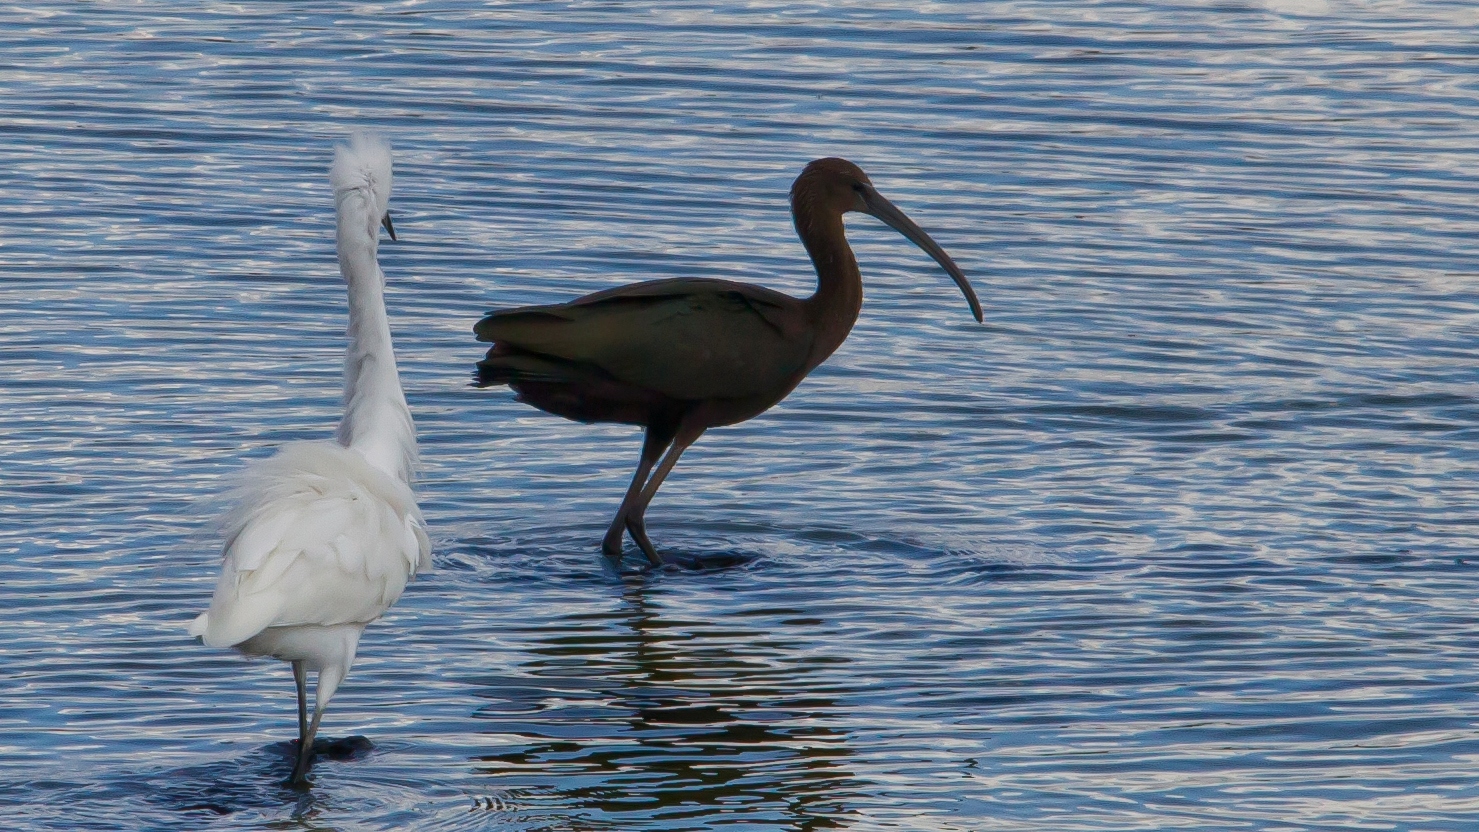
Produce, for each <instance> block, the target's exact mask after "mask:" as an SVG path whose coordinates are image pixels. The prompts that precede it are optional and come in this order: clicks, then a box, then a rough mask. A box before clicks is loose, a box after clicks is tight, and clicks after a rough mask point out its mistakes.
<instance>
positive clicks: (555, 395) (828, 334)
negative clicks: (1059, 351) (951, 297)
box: [473, 159, 981, 565]
mask: <svg viewBox="0 0 1479 832" xmlns="http://www.w3.org/2000/svg"><path fill="white" fill-rule="evenodd" d="M848 211H860V212H862V213H865V214H871V215H872V216H874V217H877V218H878V219H880V220H883V221H884V222H885V223H887V224H888V225H889V226H890V227H892V228H893V229H895V230H896V231H898V232H899V233H901V234H903V235H904V236H905V237H907V238H908V239H909V240H910V241H911V242H913V243H914V244H915V245H917V246H919V247H920V248H922V249H924V251H925V252H926V253H928V254H929V255H930V256H931V257H933V258H934V259H935V261H936V262H938V263H939V264H940V265H941V266H942V267H944V269H945V271H946V272H947V273H949V275H950V277H951V278H953V279H954V280H955V284H956V285H957V286H959V287H960V290H961V291H962V292H963V293H965V297H966V300H967V301H968V302H969V303H970V307H971V313H972V314H974V315H975V317H976V320H977V321H980V320H981V304H980V302H979V301H978V300H977V299H976V293H975V292H974V291H973V290H972V289H971V284H970V283H969V282H967V280H966V278H965V275H964V274H962V273H961V271H960V269H959V267H957V266H956V265H955V263H954V261H952V260H951V259H950V256H949V255H948V254H946V253H945V251H944V249H942V248H940V246H939V245H938V244H936V243H935V241H934V240H932V239H930V236H929V235H928V234H926V233H925V232H924V231H923V229H921V228H920V227H919V226H918V225H916V224H915V223H914V222H913V221H912V220H910V219H909V218H908V217H907V216H905V215H904V212H902V211H900V210H899V209H898V208H896V207H895V206H894V205H893V203H891V202H889V201H888V200H887V199H884V198H883V196H882V195H880V194H879V193H878V191H877V190H876V189H875V188H874V187H873V184H872V182H870V181H869V180H868V176H867V174H865V173H863V171H862V170H861V169H859V168H858V166H857V165H854V164H853V163H852V162H849V161H847V160H845V159H818V160H816V161H814V162H812V163H810V164H808V165H807V166H806V169H805V170H803V171H802V172H801V175H800V176H798V177H796V181H795V183H794V184H792V186H791V212H792V216H793V219H794V220H795V224H796V233H797V234H798V235H800V237H801V242H802V244H803V245H805V246H806V251H807V253H808V254H810V255H811V261H812V264H813V265H814V266H815V267H816V272H817V290H816V293H815V294H813V295H812V296H811V297H809V298H805V299H800V298H793V297H791V296H789V295H783V294H781V293H780V292H776V291H772V290H770V289H766V288H763V287H760V286H753V285H750V284H748V283H736V282H732V281H728V280H709V279H675V280H656V281H650V282H646V283H636V284H632V285H629V286H621V287H618V288H615V289H608V290H606V291H602V292H596V293H594V294H590V295H586V296H585V297H582V298H577V299H575V300H572V301H570V302H569V303H562V304H555V305H550V306H525V307H520V308H518V309H506V310H501V311H496V312H491V313H489V314H488V316H487V317H485V318H483V319H482V320H481V321H479V322H478V324H477V325H476V326H475V327H474V329H473V331H474V332H475V333H476V334H477V338H478V340H479V341H489V342H492V344H493V347H492V348H491V349H489V350H488V354H487V357H485V358H484V359H483V360H482V361H480V362H478V369H477V381H476V384H477V386H480V387H486V386H489V385H495V384H507V385H508V386H509V387H512V388H513V389H514V391H515V392H516V393H517V394H518V398H519V399H520V400H521V401H524V402H527V403H529V404H531V405H533V406H535V407H537V408H539V409H540V410H544V411H546V412H549V413H553V414H555V415H557V416H563V417H565V418H567V419H574V420H577V421H582V422H619V423H623V424H630V425H641V426H642V427H643V428H645V430H646V433H645V436H644V440H643V443H642V455H641V458H640V460H639V461H638V463H637V471H636V474H635V475H634V476H633V477H632V483H631V486H630V487H629V488H627V492H626V496H625V497H624V498H622V501H621V507H620V508H618V509H617V511H616V517H615V518H614V519H613V520H612V521H611V527H610V528H609V529H608V530H607V532H606V537H605V539H604V540H603V541H602V543H601V550H602V551H603V552H604V553H605V554H606V556H607V557H608V558H610V559H611V561H612V563H613V564H616V563H619V561H620V559H621V541H622V533H623V529H625V531H626V532H628V533H630V534H631V536H632V540H633V541H634V542H635V543H636V544H637V546H638V547H640V548H641V549H642V552H643V553H644V554H646V556H647V558H648V559H649V560H650V561H651V562H652V563H653V564H654V565H657V564H661V563H662V562H663V560H662V557H661V556H660V555H659V554H658V552H657V549H656V548H654V547H653V545H652V542H651V541H650V540H649V539H648V537H647V531H646V528H645V525H644V517H645V514H646V511H647V505H648V503H650V502H651V501H652V497H653V495H654V494H656V493H657V489H658V487H659V486H661V485H662V482H663V479H664V478H665V477H667V475H668V473H669V472H670V471H672V469H673V466H674V465H675V464H676V463H677V462H678V457H679V456H680V455H681V454H682V453H683V451H684V450H685V449H686V448H687V447H688V446H689V445H692V444H693V443H694V441H695V440H697V439H698V438H699V436H701V435H702V434H703V432H704V431H706V430H708V429H709V428H712V427H717V426H719V425H732V424H734V423H736V422H743V421H745V420H746V419H749V418H751V417H754V416H757V415H759V414H761V413H763V412H765V411H766V410H767V409H769V408H770V407H771V406H772V405H774V404H775V403H776V402H778V401H780V400H781V399H783V398H785V397H786V394H788V393H790V392H791V390H792V389H793V388H795V387H796V385H797V384H799V383H800V382H801V380H802V379H804V378H806V375H807V373H810V372H811V371H812V370H813V369H815V368H816V366H817V365H818V364H821V363H822V362H823V361H825V360H826V359H827V356H829V355H831V354H832V352H833V351H834V350H836V349H837V347H838V346H839V345H840V344H841V343H842V341H843V339H845V338H847V333H848V332H849V331H850V330H851V329H852V326H853V323H854V322H855V321H856V320H857V318H858V312H859V310H860V309H861V308H862V304H863V283H862V277H861V275H860V274H859V273H858V263H857V260H856V259H855V258H854V257H853V253H852V249H851V248H849V247H848V244H847V237H846V235H845V234H844V233H843V225H842V215H843V214H845V213H847V212H848ZM659 458H661V462H660V463H659V461H658V460H659ZM654 465H656V470H655V471H654V470H653V466H654Z"/></svg>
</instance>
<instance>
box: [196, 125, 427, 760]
mask: <svg viewBox="0 0 1479 832" xmlns="http://www.w3.org/2000/svg"><path fill="white" fill-rule="evenodd" d="M329 178H330V180H331V181H332V182H333V185H334V199H335V202H336V204H337V209H336V213H337V215H338V248H339V271H340V272H341V273H342V274H343V275H344V281H345V283H346V284H348V287H349V351H348V354H347V355H346V357H345V360H344V418H343V420H342V421H340V423H339V431H338V435H337V436H336V438H335V439H334V440H324V441H318V442H294V443H292V444H289V445H284V446H283V447H282V448H280V449H279V450H278V451H277V453H276V454H275V455H273V456H272V457H270V458H269V459H266V460H263V461H262V462H259V463H257V464H255V465H252V466H251V467H249V468H248V469H247V471H246V472H245V473H244V475H243V477H242V480H241V482H240V483H239V485H238V487H237V488H236V490H235V492H234V495H233V496H234V504H233V506H232V508H231V509H230V510H229V511H228V512H227V513H226V515H225V516H224V517H223V518H222V520H221V527H222V532H223V537H224V538H225V546H224V550H223V554H222V563H221V577H220V580H219V581H218V582H217V584H216V591H215V595H214V596H213V597H212V598H211V605H210V609H209V610H208V611H206V612H204V613H201V614H200V616H199V617H198V618H196V619H195V621H194V622H193V623H191V625H190V634H191V635H194V636H200V637H202V639H203V640H204V642H205V643H206V644H207V645H210V646H211V647H235V648H236V649H237V650H240V651H241V652H243V653H246V654H248V655H256V656H272V657H273V658H276V659H282V660H283V661H287V662H292V665H293V680H294V682H295V683H296V684H297V688H298V752H297V758H296V762H295V763H294V765H293V773H292V775H291V777H290V778H289V783H290V784H291V785H293V786H295V787H302V786H304V785H305V784H306V782H307V775H308V768H309V766H310V765H312V763H313V739H314V736H315V735H316V734H317V733H318V723H319V720H320V719H321V718H322V717H323V712H324V708H325V707H327V706H328V704H329V700H330V699H331V698H333V696H334V691H335V690H337V689H338V687H339V683H340V682H342V681H344V676H345V675H346V674H347V673H349V666H350V665H351V664H352V663H353V662H354V654H355V650H356V648H357V647H358V646H359V639H360V635H361V634H362V633H363V632H364V629H365V625H367V624H369V623H370V622H371V621H374V620H375V619H377V618H379V617H380V615H381V613H383V612H385V610H387V609H389V608H390V605H391V604H393V603H395V601H396V599H397V598H399V597H400V595H401V591H402V590H404V589H405V587H406V583H407V581H409V580H411V579H412V577H414V576H415V574H416V573H417V572H421V571H425V570H426V569H429V568H430V567H431V544H430V542H429V541H428V539H427V536H426V529H425V525H424V523H423V521H422V519H421V511H420V509H419V508H417V506H416V496H415V495H414V494H413V493H412V492H411V485H410V483H411V476H412V469H413V467H414V465H415V463H416V430H415V426H414V425H413V424H412V422H411V411H410V409H409V408H408V407H407V406H406V397H405V395H404V394H403V393H402V392H401V382H400V376H399V375H398V374H397V373H396V366H395V353H394V352H393V350H392V347H391V342H390V322H389V320H388V319H387V318H386V314H385V273H384V272H382V271H380V265H379V262H378V261H377V259H376V251H377V249H378V248H379V239H378V237H379V231H380V227H381V226H382V225H383V226H384V227H385V230H386V232H387V233H389V234H390V238H391V239H392V240H393V239H395V228H394V226H392V225H391V222H390V212H389V210H388V208H387V205H388V203H389V201H390V148H389V147H388V146H387V145H386V144H385V143H384V142H383V141H381V140H379V139H377V138H375V137H372V136H367V135H356V136H355V137H354V138H353V139H352V140H351V142H350V144H349V145H348V146H347V147H344V146H341V147H338V148H336V149H335V152H334V165H333V167H332V169H331V170H330V172H329ZM310 670H312V671H315V672H316V673H317V674H318V681H317V686H316V689H315V691H314V707H313V719H312V721H311V722H310V721H309V720H308V706H307V691H306V689H305V686H306V677H307V672H308V671H310Z"/></svg>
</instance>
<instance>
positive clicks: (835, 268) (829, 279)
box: [796, 214, 863, 371]
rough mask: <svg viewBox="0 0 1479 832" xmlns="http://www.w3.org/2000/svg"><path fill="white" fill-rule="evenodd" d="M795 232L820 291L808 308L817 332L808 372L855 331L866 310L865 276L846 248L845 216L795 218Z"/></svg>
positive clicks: (810, 301) (829, 215) (811, 299)
mask: <svg viewBox="0 0 1479 832" xmlns="http://www.w3.org/2000/svg"><path fill="white" fill-rule="evenodd" d="M796 233H797V234H798V235H800V237H801V242H802V244H803V245H805V246H806V252H807V254H810V255H811V263H812V265H813V266H814V267H816V270H817V290H816V293H815V294H813V295H812V296H811V297H809V298H807V299H806V301H805V303H806V308H807V313H808V314H809V315H810V317H811V319H812V322H813V325H814V326H815V327H816V329H815V333H816V336H815V340H814V341H813V342H812V354H811V357H810V360H809V361H808V362H807V363H808V365H809V366H808V367H807V370H808V371H810V370H811V369H812V368H814V367H816V366H817V365H818V364H821V363H822V362H823V361H825V360H827V356H829V355H831V354H832V353H833V352H834V351H835V350H836V349H837V348H838V347H839V346H841V345H842V342H843V341H844V340H846V338H847V334H848V333H849V332H851V331H852V326H853V324H854V323H856V322H857V320H858V313H859V312H860V311H862V308H863V277H862V275H861V274H860V273H859V272H858V261H857V258H855V257H853V253H852V249H851V248H850V247H848V245H847V236H846V234H845V233H844V232H843V227H842V215H841V214H828V215H827V216H823V217H815V216H809V217H807V216H801V215H798V216H797V217H796Z"/></svg>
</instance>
